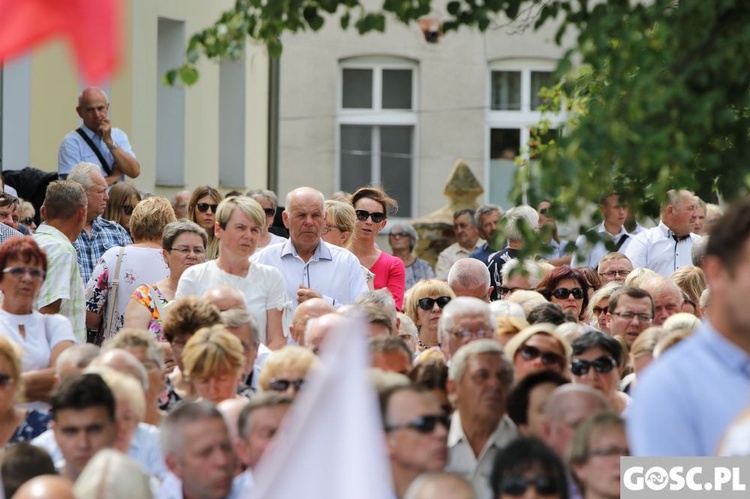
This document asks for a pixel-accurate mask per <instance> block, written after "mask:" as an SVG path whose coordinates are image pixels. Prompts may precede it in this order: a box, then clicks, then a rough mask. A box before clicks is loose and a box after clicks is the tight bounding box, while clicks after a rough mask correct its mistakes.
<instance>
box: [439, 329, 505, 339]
mask: <svg viewBox="0 0 750 499" xmlns="http://www.w3.org/2000/svg"><path fill="white" fill-rule="evenodd" d="M450 333H451V334H452V335H453V336H455V337H456V338H459V339H461V340H471V339H474V340H486V339H491V338H494V337H495V330H494V329H489V328H479V329H469V328H463V329H454V330H453V331H450Z"/></svg>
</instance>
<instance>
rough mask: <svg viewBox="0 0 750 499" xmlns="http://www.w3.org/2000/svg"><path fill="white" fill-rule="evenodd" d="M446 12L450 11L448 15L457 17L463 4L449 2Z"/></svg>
mask: <svg viewBox="0 0 750 499" xmlns="http://www.w3.org/2000/svg"><path fill="white" fill-rule="evenodd" d="M446 10H447V11H448V14H450V15H452V16H455V15H456V14H458V12H459V11H460V10H461V2H458V1H457V0H451V1H450V2H448V5H447V6H446Z"/></svg>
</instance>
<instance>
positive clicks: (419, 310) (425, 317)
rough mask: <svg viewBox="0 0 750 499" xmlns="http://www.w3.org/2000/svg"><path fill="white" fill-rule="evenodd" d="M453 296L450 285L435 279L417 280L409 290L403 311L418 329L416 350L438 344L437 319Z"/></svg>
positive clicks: (419, 350)
mask: <svg viewBox="0 0 750 499" xmlns="http://www.w3.org/2000/svg"><path fill="white" fill-rule="evenodd" d="M455 297H456V294H455V293H454V292H453V290H452V289H451V288H450V286H448V284H447V283H445V282H444V281H439V280H437V279H428V280H426V281H419V282H418V283H417V284H415V285H414V287H413V288H411V289H410V290H409V296H408V299H407V300H406V306H405V307H404V311H405V313H406V315H407V316H409V318H410V319H411V320H412V321H413V322H414V325H415V326H417V330H418V331H419V333H418V337H417V351H418V352H421V351H423V350H427V349H429V348H432V347H437V346H440V345H439V343H440V339H439V338H438V321H439V320H440V317H441V316H442V315H443V308H445V306H446V305H447V304H448V303H449V302H450V301H451V300H452V299H453V298H455Z"/></svg>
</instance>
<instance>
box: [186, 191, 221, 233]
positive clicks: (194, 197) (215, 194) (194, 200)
mask: <svg viewBox="0 0 750 499" xmlns="http://www.w3.org/2000/svg"><path fill="white" fill-rule="evenodd" d="M205 196H211V197H212V198H214V201H216V204H219V203H221V201H222V200H223V199H224V197H223V196H222V195H221V193H220V192H219V191H218V190H216V189H214V188H213V187H211V186H210V185H202V186H200V187H196V189H195V190H194V191H193V193H192V194H191V195H190V201H188V212H187V218H188V220H190V221H191V222H196V223H197V222H198V220H196V218H195V207H196V205H197V204H198V200H199V199H200V198H202V197H205ZM214 215H216V214H215V213H214ZM210 235H211V237H213V229H211V234H210Z"/></svg>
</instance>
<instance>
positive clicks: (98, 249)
mask: <svg viewBox="0 0 750 499" xmlns="http://www.w3.org/2000/svg"><path fill="white" fill-rule="evenodd" d="M132 243H133V240H132V239H130V235H129V234H128V231H126V230H125V229H124V228H123V226H122V225H120V224H118V223H117V222H112V221H109V220H105V219H103V218H102V217H97V218H96V219H94V221H93V222H92V223H91V235H89V234H88V233H86V230H85V229H84V230H82V231H81V235H79V236H78V239H76V240H75V242H74V243H73V247H74V248H75V249H76V253H77V254H78V269H79V270H80V272H81V278H82V279H83V285H84V286H86V283H88V282H89V279H91V274H92V273H93V272H94V267H96V263H97V262H98V261H99V259H100V258H101V257H102V255H103V254H104V252H105V251H107V250H108V249H109V248H113V247H115V246H127V245H128V244H132Z"/></svg>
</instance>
